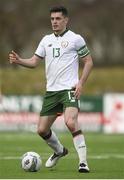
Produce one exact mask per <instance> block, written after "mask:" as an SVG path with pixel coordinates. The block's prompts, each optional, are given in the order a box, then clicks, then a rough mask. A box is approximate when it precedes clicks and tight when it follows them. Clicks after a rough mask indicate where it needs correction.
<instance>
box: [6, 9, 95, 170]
mask: <svg viewBox="0 0 124 180" xmlns="http://www.w3.org/2000/svg"><path fill="white" fill-rule="evenodd" d="M50 17H51V25H52V30H53V33H52V34H49V35H46V36H44V37H43V39H42V40H41V41H40V43H39V46H38V47H37V49H36V51H35V53H34V55H33V56H32V57H31V58H29V59H22V58H21V57H20V56H19V55H18V54H17V53H15V52H14V51H12V52H11V53H10V54H9V60H10V63H16V64H19V65H22V66H25V67H28V68H34V67H36V66H37V65H38V64H39V62H40V61H41V60H43V59H45V69H46V79H47V85H46V94H45V97H44V101H43V106H42V110H41V113H40V118H39V123H38V130H37V132H38V134H39V135H40V137H42V138H43V139H44V140H45V141H46V143H47V144H48V145H49V146H50V147H51V148H52V149H53V151H54V153H53V154H52V155H51V156H50V157H49V159H48V160H47V162H46V164H45V166H46V167H47V168H51V167H53V166H55V165H56V163H57V162H58V160H59V159H60V158H61V157H63V156H65V155H67V154H68V150H67V149H66V148H65V147H64V146H63V145H62V144H61V142H60V141H59V139H58V138H57V136H56V134H55V132H54V131H53V130H51V126H52V124H53V122H54V121H55V119H56V117H57V116H58V113H62V112H64V121H65V124H66V126H67V127H68V129H69V131H70V132H71V134H72V138H73V143H74V146H75V149H76V151H77V154H78V157H79V166H78V171H79V172H84V173H85V172H89V167H88V163H87V158H86V144H85V138H84V135H83V133H82V131H81V129H80V127H79V126H78V120H77V118H78V111H79V98H80V95H81V92H82V90H83V89H82V88H84V86H85V82H86V80H87V78H88V76H89V74H90V72H91V69H92V66H93V61H92V58H91V55H90V52H89V49H88V47H87V45H86V43H85V40H84V39H83V37H81V36H80V35H78V34H76V33H74V32H72V31H71V30H69V29H68V28H67V24H68V11H67V9H66V8H65V7H63V6H58V7H53V8H51V9H50ZM79 57H80V60H81V61H82V62H83V63H84V67H83V70H82V74H81V77H80V78H79V77H78V68H79ZM60 126H61V124H60Z"/></svg>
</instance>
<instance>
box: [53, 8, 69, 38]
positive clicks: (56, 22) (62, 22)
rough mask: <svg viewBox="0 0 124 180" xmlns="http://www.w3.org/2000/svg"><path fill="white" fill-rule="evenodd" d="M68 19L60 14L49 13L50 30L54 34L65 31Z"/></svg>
mask: <svg viewBox="0 0 124 180" xmlns="http://www.w3.org/2000/svg"><path fill="white" fill-rule="evenodd" d="M67 23H68V18H67V17H65V16H64V15H63V14H62V13H61V12H55V13H51V24H52V29H53V31H54V32H56V33H58V34H59V33H61V32H63V31H64V30H65V29H66V26H67Z"/></svg>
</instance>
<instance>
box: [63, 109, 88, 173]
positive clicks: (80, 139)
mask: <svg viewBox="0 0 124 180" xmlns="http://www.w3.org/2000/svg"><path fill="white" fill-rule="evenodd" d="M64 117H65V118H64V119H65V124H66V125H67V127H68V129H69V130H70V132H71V134H72V136H73V142H74V146H75V149H76V151H77V153H78V156H79V172H89V168H88V165H87V159H86V144H85V138H84V135H83V134H82V131H81V129H80V128H79V127H78V120H77V119H78V108H76V107H67V108H66V109H65V113H64Z"/></svg>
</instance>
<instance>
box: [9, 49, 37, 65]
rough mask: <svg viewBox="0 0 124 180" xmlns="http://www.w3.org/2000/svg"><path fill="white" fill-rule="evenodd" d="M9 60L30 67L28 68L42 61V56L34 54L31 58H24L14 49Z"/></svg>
mask: <svg viewBox="0 0 124 180" xmlns="http://www.w3.org/2000/svg"><path fill="white" fill-rule="evenodd" d="M9 62H10V63H11V64H12V63H14V64H19V65H21V66H24V67H28V68H35V67H36V66H37V65H38V64H39V62H40V57H38V56H37V55H33V56H32V57H31V58H29V59H23V58H21V57H20V56H19V55H18V54H17V53H15V52H14V51H12V52H11V53H10V54H9Z"/></svg>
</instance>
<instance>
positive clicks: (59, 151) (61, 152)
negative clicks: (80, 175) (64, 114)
mask: <svg viewBox="0 0 124 180" xmlns="http://www.w3.org/2000/svg"><path fill="white" fill-rule="evenodd" d="M55 119H56V116H53V115H52V116H41V117H40V119H39V123H38V134H39V135H40V136H41V137H42V138H43V139H44V140H45V141H46V143H47V144H48V145H49V146H50V147H51V148H52V149H53V150H54V154H52V155H51V156H50V158H49V159H48V160H47V162H46V167H53V166H55V165H56V163H57V161H58V160H59V158H60V157H62V156H65V155H66V154H67V153H68V150H67V149H66V148H65V147H63V145H62V144H61V143H60V141H59V139H58V137H57V136H56V134H55V132H54V131H52V130H51V129H50V128H51V126H52V124H53V122H54V121H55Z"/></svg>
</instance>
